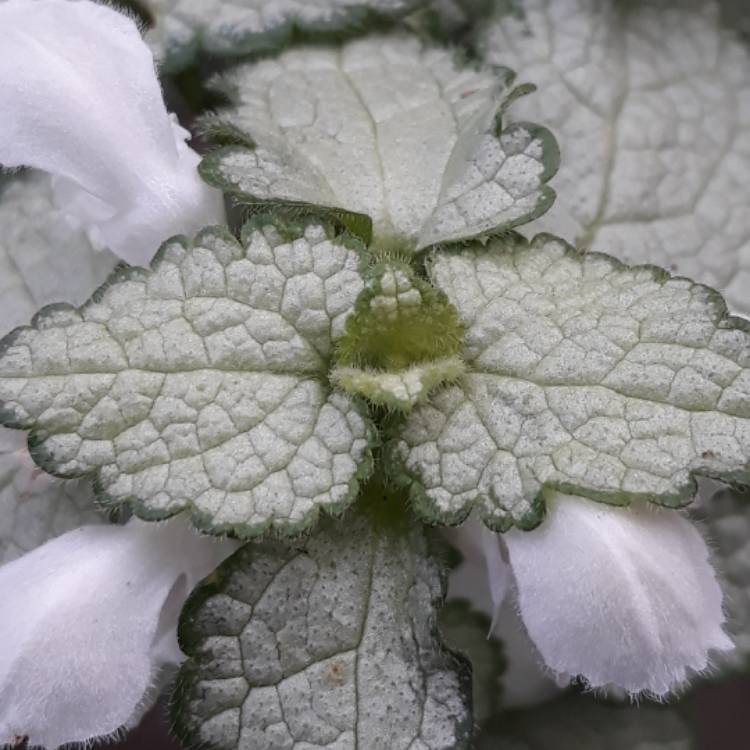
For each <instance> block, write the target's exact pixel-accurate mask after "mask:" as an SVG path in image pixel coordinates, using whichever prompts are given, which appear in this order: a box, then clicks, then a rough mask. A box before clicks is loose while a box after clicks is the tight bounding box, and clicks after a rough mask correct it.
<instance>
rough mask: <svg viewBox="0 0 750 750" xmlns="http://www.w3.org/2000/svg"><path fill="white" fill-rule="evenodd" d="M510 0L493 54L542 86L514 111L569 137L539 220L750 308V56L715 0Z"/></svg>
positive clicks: (583, 243)
mask: <svg viewBox="0 0 750 750" xmlns="http://www.w3.org/2000/svg"><path fill="white" fill-rule="evenodd" d="M512 4H513V5H515V6H517V7H520V8H521V10H522V12H521V13H519V12H515V13H509V14H505V12H504V10H505V9H506V8H507V6H508V2H507V0H496V7H497V9H498V10H497V12H496V14H495V15H494V17H491V19H487V18H485V19H484V20H483V21H482V24H481V26H480V27H479V29H478V33H479V47H480V48H481V50H482V52H483V57H484V59H485V60H486V61H487V62H488V63H493V64H500V65H508V66H510V67H512V68H513V69H514V70H517V71H519V73H520V74H521V75H522V76H523V77H524V78H528V79H529V80H532V81H534V83H536V84H537V86H538V88H539V93H538V94H537V95H536V96H533V97H526V98H524V99H523V101H520V102H518V104H517V105H516V106H515V107H514V109H513V113H512V115H513V117H514V118H515V117H519V118H524V119H530V120H533V121H535V122H540V123H543V124H545V125H546V126H548V127H549V128H551V130H552V131H553V132H554V133H555V135H556V137H557V138H558V140H559V141H560V147H561V150H562V155H563V162H562V167H561V169H560V173H559V174H558V176H557V178H556V180H555V182H554V184H555V189H556V191H557V193H558V195H559V198H558V200H557V202H556V204H555V206H554V207H553V209H552V210H551V211H550V212H549V213H547V214H546V215H545V216H544V217H543V218H542V219H541V220H540V221H539V222H537V223H536V224H535V225H534V227H533V228H534V230H535V231H551V232H554V233H555V234H558V235H561V236H563V237H565V238H567V239H569V240H570V241H572V242H573V243H574V244H575V245H577V246H578V247H581V248H590V247H594V248H596V249H599V250H602V251H605V252H607V253H611V254H612V255H615V256H617V257H618V258H620V259H621V260H623V261H625V262H628V263H656V264H658V265H660V266H663V267H665V268H668V269H670V270H671V271H673V272H676V273H679V274H681V275H685V276H689V277H691V278H694V279H696V280H698V281H701V282H704V283H706V284H709V285H710V286H712V287H714V288H717V289H721V290H723V293H724V295H725V297H726V299H727V303H728V305H729V307H730V309H733V310H735V311H737V312H739V313H742V314H746V315H747V314H750V295H748V288H750V212H748V211H747V205H748V203H750V55H749V53H748V50H747V47H746V46H745V45H743V44H742V43H740V42H739V41H738V40H737V38H736V37H735V36H734V35H733V29H734V28H735V27H727V28H725V27H723V26H722V24H721V22H720V18H719V8H718V7H717V4H716V2H714V0H706V1H704V0H665V1H664V2H643V1H642V0H639V1H638V2H628V3H622V2H617V1H616V0H604V2H593V1H592V0H586V1H584V2H581V1H580V0H523V1H522V2H514V3H512Z"/></svg>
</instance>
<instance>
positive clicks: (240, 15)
mask: <svg viewBox="0 0 750 750" xmlns="http://www.w3.org/2000/svg"><path fill="white" fill-rule="evenodd" d="M422 2H423V0H274V2H273V3H269V2H268V0H149V9H150V10H151V12H152V15H153V16H154V18H155V27H154V29H153V30H152V31H151V32H150V33H149V41H150V43H151V47H152V49H153V50H154V53H155V55H156V57H157V58H158V59H160V60H161V65H162V66H163V67H164V69H165V70H166V71H167V72H175V71H178V70H180V69H182V68H184V67H186V66H187V65H189V64H190V63H191V62H192V60H193V59H194V58H195V57H196V56H197V55H198V54H199V53H205V54H208V55H212V56H215V57H222V58H230V57H241V56H243V55H249V54H257V53H267V52H270V51H273V50H277V49H279V48H281V47H283V46H284V45H285V44H287V43H288V42H289V41H290V40H291V39H292V37H294V36H295V35H298V34H303V35H305V36H315V35H317V36H320V35H324V36H332V35H340V34H342V33H347V32H349V33H351V32H357V31H362V30H364V29H366V28H367V27H368V26H369V25H372V24H377V23H379V22H382V21H383V20H387V19H390V18H397V17H399V16H402V15H404V14H405V13H408V12H409V11H410V10H412V9H413V8H415V7H417V6H418V5H420V3H422Z"/></svg>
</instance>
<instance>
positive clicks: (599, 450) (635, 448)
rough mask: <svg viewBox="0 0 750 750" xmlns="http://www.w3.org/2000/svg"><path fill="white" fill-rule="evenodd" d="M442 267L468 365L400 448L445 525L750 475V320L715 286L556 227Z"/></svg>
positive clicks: (426, 511)
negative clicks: (569, 238) (731, 310)
mask: <svg viewBox="0 0 750 750" xmlns="http://www.w3.org/2000/svg"><path fill="white" fill-rule="evenodd" d="M429 274H430V276H431V278H432V280H433V282H434V283H435V285H436V286H437V287H439V288H441V289H443V290H444V291H445V292H446V294H447V295H448V298H449V299H450V301H451V302H452V303H453V304H454V305H455V306H456V308H457V309H458V311H459V314H460V316H461V320H462V322H463V324H464V326H465V328H466V337H465V345H464V351H463V358H464V361H465V362H466V364H467V368H468V372H467V374H466V375H464V376H463V377H462V379H461V380H460V381H459V382H458V383H457V384H456V385H454V386H451V387H449V388H446V389H444V390H442V391H440V392H439V393H437V394H436V395H435V396H434V397H433V398H432V400H431V402H430V403H429V404H423V405H418V406H417V407H416V408H415V409H414V410H413V411H412V412H411V413H410V414H409V416H408V417H407V419H406V422H405V424H404V427H403V430H402V432H401V435H400V436H399V437H398V438H397V439H396V440H395V441H394V442H393V444H392V445H391V447H390V450H389V453H390V455H391V457H392V459H394V461H395V463H396V467H395V469H394V470H395V471H396V472H404V471H405V472H406V475H407V476H406V481H408V482H410V483H411V485H412V494H413V498H414V501H415V503H416V507H417V508H418V509H419V511H420V512H421V513H422V515H424V516H425V517H426V518H428V519H429V520H430V521H431V522H441V523H456V522H459V521H461V520H462V519H463V518H465V517H466V516H467V515H468V513H469V512H470V510H471V509H472V508H473V507H476V508H477V511H478V512H479V513H480V515H481V516H482V517H483V519H484V521H485V522H486V523H487V524H488V525H489V526H490V527H492V528H494V529H496V530H500V531H502V530H506V529H508V528H509V527H510V526H511V525H513V524H515V525H516V526H518V527H520V528H524V529H530V528H533V527H535V526H536V525H537V524H538V523H539V522H540V521H541V519H542V516H543V511H544V494H545V491H546V490H559V491H561V492H564V493H567V494H575V495H583V496H584V497H588V498H591V499H594V500H600V501H603V502H608V503H615V504H627V503H629V502H630V501H631V500H634V499H644V500H648V501H651V502H655V503H659V504H661V505H667V506H681V505H684V504H686V503H688V502H690V501H691V499H692V497H693V495H694V493H695V480H694V478H693V477H694V475H696V474H700V475H706V476H713V477H716V478H723V479H725V480H728V481H733V482H737V483H739V484H747V483H749V482H750V466H749V465H748V457H750V326H749V325H748V323H747V321H743V320H740V319H738V318H728V317H726V308H725V306H724V303H723V301H722V299H721V297H720V296H719V295H718V294H717V293H716V292H714V291H713V290H711V289H708V288H707V287H703V286H699V285H697V284H694V283H693V282H691V281H689V280H687V279H681V278H672V277H670V276H669V274H667V273H665V272H664V271H661V270H659V269H656V268H654V267H651V266H642V267H637V266H636V267H628V266H624V265H622V264H620V263H619V262H618V261H616V260H614V259H613V258H610V257H608V256H606V255H601V254H599V253H581V252H579V251H576V250H574V249H573V248H571V247H570V246H569V245H566V244H565V243H564V242H563V241H562V240H558V239H557V238H555V237H552V236H550V235H540V236H538V237H537V238H536V239H535V240H534V241H533V242H531V243H527V242H526V241H525V240H523V238H521V237H519V236H517V235H516V236H512V237H509V238H506V239H498V240H494V241H492V242H490V243H489V244H488V245H487V247H486V248H481V247H472V248H469V249H466V250H465V251H463V252H456V253H446V252H443V253H436V254H435V255H434V256H433V258H432V261H431V265H430V268H429ZM398 464H402V466H401V467H400V468H399V466H398ZM402 478H403V477H402Z"/></svg>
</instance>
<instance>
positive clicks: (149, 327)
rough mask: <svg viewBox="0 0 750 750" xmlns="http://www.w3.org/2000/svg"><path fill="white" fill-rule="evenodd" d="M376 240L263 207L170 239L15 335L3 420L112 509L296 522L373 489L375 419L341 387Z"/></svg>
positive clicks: (1, 391) (1, 394)
mask: <svg viewBox="0 0 750 750" xmlns="http://www.w3.org/2000/svg"><path fill="white" fill-rule="evenodd" d="M360 253H361V246H360V245H359V244H358V243H356V242H354V241H349V240H347V239H346V238H340V239H334V238H333V237H332V236H331V235H329V234H328V233H327V230H326V229H325V228H323V227H321V226H317V225H308V226H307V227H306V228H304V229H301V228H296V227H295V228H289V229H288V230H287V229H285V228H284V227H276V226H273V225H272V224H270V223H269V221H268V220H267V219H263V218H262V217H258V218H257V220H255V221H254V222H253V223H251V224H250V225H248V226H247V227H246V232H245V235H244V237H243V243H242V244H241V243H238V242H237V241H236V240H235V239H234V238H233V237H232V236H231V235H229V234H228V233H227V232H226V231H225V230H223V229H221V228H218V227H217V228H209V229H206V230H205V231H204V232H202V233H201V234H199V235H198V236H197V237H196V239H195V240H194V241H190V240H188V239H186V238H179V237H178V238H174V239H172V240H170V241H168V242H167V243H166V244H165V245H164V246H163V248H162V250H161V251H160V253H159V255H158V256H157V258H156V259H155V260H154V262H153V264H152V269H151V270H145V269H139V268H128V269H125V270H123V271H121V272H118V273H116V274H115V275H114V276H113V277H111V278H110V280H109V281H108V283H107V285H105V286H104V287H102V288H101V289H100V290H99V291H98V292H97V293H96V294H95V296H94V298H93V299H92V300H91V301H90V302H88V303H87V304H86V305H84V306H83V307H82V308H81V309H80V310H76V309H75V308H72V307H69V306H52V307H49V308H46V309H44V310H42V311H41V313H39V314H38V315H37V316H36V318H35V320H34V324H33V326H31V327H28V328H21V329H18V330H17V331H16V332H14V333H13V334H11V335H10V336H8V337H7V338H6V339H5V340H4V341H3V342H2V345H0V350H1V352H2V354H1V355H0V399H2V401H3V408H2V416H3V419H4V422H5V423H6V424H7V425H9V426H13V427H16V428H22V429H30V430H31V433H32V434H31V437H30V444H31V445H32V446H33V456H34V458H35V460H36V461H37V462H38V463H39V464H40V466H42V467H43V468H45V469H46V470H48V471H50V472H51V473H54V474H57V475H60V476H65V477H71V476H80V475H84V474H95V477H96V487H97V490H98V493H99V494H100V496H101V499H102V501H103V502H104V503H105V504H111V505H116V504H120V503H129V504H131V505H132V507H133V509H134V511H135V512H136V513H137V514H138V515H140V516H141V517H144V518H147V519H155V518H164V517H167V516H170V515H172V514H174V513H177V512H179V511H181V510H184V509H186V508H187V509H189V510H190V511H192V514H193V518H194V521H195V522H196V523H197V524H198V525H199V526H201V527H203V528H205V529H207V530H210V531H224V530H229V529H231V530H234V531H236V532H237V533H238V534H240V535H254V534H258V533H261V532H262V531H264V530H265V529H267V528H268V527H274V528H276V529H278V530H279V531H282V532H286V533H291V532H295V531H298V530H300V529H302V528H304V527H306V526H308V525H309V524H310V523H312V522H313V521H314V520H315V518H316V517H317V515H318V512H319V510H320V509H321V508H325V509H327V510H329V511H331V512H334V511H338V510H340V509H341V508H343V507H344V506H345V505H347V504H348V503H349V502H350V501H351V499H353V497H354V496H355V495H356V491H357V486H358V479H359V478H361V476H362V475H365V474H367V473H368V472H369V467H370V454H369V443H370V441H371V438H372V434H371V433H372V431H371V427H370V424H369V421H368V419H367V417H366V416H365V415H364V413H363V412H362V410H361V409H360V408H359V407H358V406H357V404H356V403H355V402H353V401H352V400H351V399H350V398H349V397H348V396H346V395H345V394H343V393H334V392H332V391H331V389H330V388H329V386H328V385H327V382H326V375H327V371H328V367H329V357H330V355H331V350H332V346H333V340H334V339H335V338H336V337H337V336H338V335H340V333H341V330H342V328H343V325H344V321H345V318H346V316H347V314H348V313H349V311H350V310H351V308H352V306H353V304H354V300H355V299H356V297H357V295H358V294H359V292H360V291H361V289H362V286H363V285H362V280H361V277H360V275H359V270H358V268H359V263H360Z"/></svg>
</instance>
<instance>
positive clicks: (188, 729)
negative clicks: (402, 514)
mask: <svg viewBox="0 0 750 750" xmlns="http://www.w3.org/2000/svg"><path fill="white" fill-rule="evenodd" d="M442 597H443V590H442V583H441V575H440V570H439V566H438V564H437V563H436V561H435V559H433V558H432V557H430V555H429V553H428V549H427V545H426V541H425V538H424V534H423V532H422V530H421V529H420V528H419V527H418V526H411V528H409V527H403V526H401V527H393V526H387V525H380V524H378V523H374V522H373V519H372V518H371V517H369V516H367V515H364V514H362V515H357V516H349V517H348V518H347V520H345V521H338V522H337V523H335V524H334V523H326V524H325V525H323V524H321V526H320V527H319V531H318V532H317V533H316V534H315V535H314V536H313V537H311V538H310V539H309V540H308V541H307V542H306V543H305V544H304V545H300V546H298V547H296V548H295V547H289V546H285V545H283V544H279V543H272V542H267V543H263V544H248V545H246V546H244V547H243V548H241V549H240V550H239V551H238V552H237V553H236V554H235V555H234V556H233V557H231V558H230V559H229V560H227V561H226V562H225V563H224V564H223V565H222V566H221V567H220V568H219V570H218V573H217V576H216V578H215V580H213V581H211V582H208V583H206V584H204V585H203V586H202V587H201V588H199V589H198V590H197V591H196V592H195V593H194V594H193V596H192V598H191V599H190V600H189V601H188V604H187V605H186V608H185V610H184V611H183V614H182V618H181V622H180V631H179V635H180V646H181V648H182V649H183V651H184V652H185V653H186V654H187V655H188V657H189V659H188V661H187V662H186V663H185V665H184V666H183V667H182V670H181V672H180V676H179V678H178V685H177V690H176V694H175V698H174V700H173V718H174V722H175V726H176V729H177V733H178V735H179V736H180V738H181V739H182V741H183V742H184V743H185V744H186V745H189V746H191V747H192V746H196V745H200V746H201V747H207V748H213V749H214V750H230V749H231V750H234V749H235V748H237V749H239V750H271V748H285V749H287V750H307V748H313V747H315V748H330V749H331V750H333V749H334V748H335V749H336V750H348V749H349V748H354V747H356V748H360V750H391V749H392V748H412V750H438V748H440V749H441V750H442V749H444V750H462V748H468V747H469V742H470V737H471V730H472V720H471V712H470V708H469V700H470V699H469V695H470V685H469V684H468V683H469V675H468V672H467V670H466V668H465V665H463V663H462V662H460V661H459V660H458V659H457V657H455V656H453V655H452V654H450V653H449V652H447V651H446V650H444V649H443V648H442V647H441V645H440V643H439V640H438V637H437V633H436V624H435V614H436V612H435V610H436V607H437V605H438V603H439V602H440V601H442Z"/></svg>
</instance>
